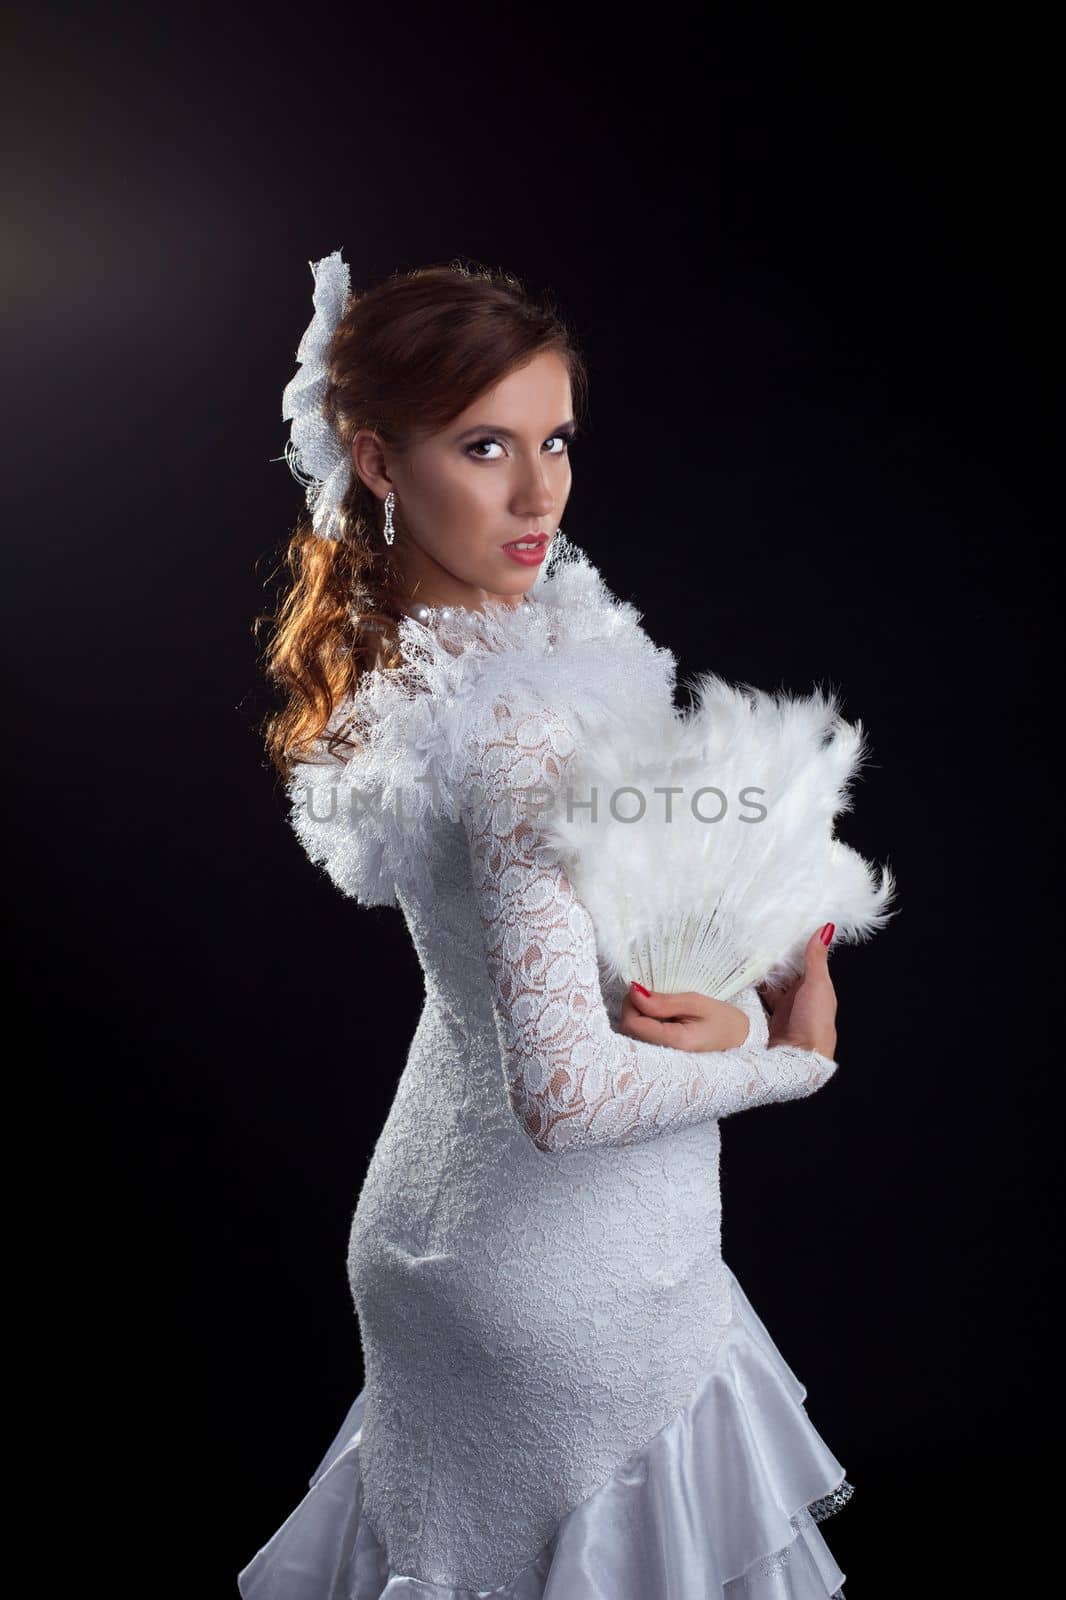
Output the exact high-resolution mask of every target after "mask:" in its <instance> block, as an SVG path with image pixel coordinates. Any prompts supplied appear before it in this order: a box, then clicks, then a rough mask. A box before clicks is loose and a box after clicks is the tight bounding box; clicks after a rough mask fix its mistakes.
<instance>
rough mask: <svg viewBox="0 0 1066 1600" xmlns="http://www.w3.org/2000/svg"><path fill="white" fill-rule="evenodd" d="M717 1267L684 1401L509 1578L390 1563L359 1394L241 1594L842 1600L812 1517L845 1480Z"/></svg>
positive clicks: (436, 1599) (323, 1598)
mask: <svg viewBox="0 0 1066 1600" xmlns="http://www.w3.org/2000/svg"><path fill="white" fill-rule="evenodd" d="M729 1276H730V1282H731V1291H732V1298H733V1318H732V1321H731V1323H730V1325H729V1328H728V1330H727V1332H726V1334H725V1337H724V1338H723V1340H722V1342H721V1345H720V1347H719V1349H718V1351H717V1354H716V1357H715V1360H714V1362H713V1364H712V1366H711V1367H710V1368H709V1370H708V1373H707V1374H706V1376H705V1378H704V1380H703V1381H702V1383H701V1384H700V1387H699V1388H698V1390H697V1391H696V1393H695V1395H694V1396H693V1398H692V1400H691V1401H690V1403H689V1404H688V1405H686V1406H685V1407H684V1408H683V1409H682V1410H681V1411H679V1412H678V1413H677V1415H676V1416H675V1417H674V1418H673V1419H672V1420H671V1421H670V1422H669V1423H668V1424H667V1425H666V1427H664V1428H662V1429H661V1430H660V1431H659V1432H658V1433H657V1434H656V1435H655V1436H654V1438H652V1439H651V1440H650V1441H649V1442H648V1443H647V1444H646V1445H645V1446H644V1448H643V1449H641V1450H639V1451H638V1452H636V1453H635V1454H634V1455H632V1456H631V1457H630V1458H629V1459H628V1460H627V1461H625V1462H624V1463H623V1464H622V1466H621V1467H620V1468H619V1469H618V1470H617V1471H616V1472H614V1473H613V1474H612V1475H611V1477H610V1478H609V1479H608V1480H607V1481H606V1482H605V1483H604V1484H603V1485H602V1486H601V1487H600V1488H599V1489H598V1490H596V1492H595V1493H594V1494H592V1495H590V1496H589V1497H588V1498H587V1499H586V1500H584V1501H582V1502H581V1503H580V1504H579V1505H577V1506H575V1507H574V1508H573V1510H571V1511H570V1512H568V1513H567V1515H566V1516H565V1517H564V1518H563V1519H562V1521H561V1522H560V1523H559V1526H558V1528H557V1529H556V1531H555V1533H554V1535H553V1537H552V1539H551V1540H550V1541H549V1543H548V1544H547V1545H545V1547H544V1549H543V1550H542V1551H541V1552H540V1554H539V1555H538V1557H537V1559H536V1560H535V1561H533V1562H532V1563H531V1564H530V1565H528V1566H526V1567H525V1568H523V1570H522V1571H521V1572H520V1573H518V1574H517V1576H516V1577H515V1578H514V1579H513V1580H512V1581H511V1582H510V1583H509V1584H507V1585H506V1586H505V1587H503V1588H495V1589H470V1588H456V1587H454V1586H452V1585H449V1584H437V1583H432V1582H428V1581H426V1580H424V1579H421V1578H416V1577H413V1576H411V1575H409V1574H407V1573H403V1572H394V1571H390V1570H389V1565H388V1561H387V1558H386V1555H385V1551H384V1547H383V1545H382V1543H381V1542H380V1540H379V1539H378V1537H377V1536H376V1534H375V1532H374V1530H373V1528H372V1527H371V1526H370V1524H369V1522H368V1521H367V1518H366V1515H365V1512H364V1508H363V1491H362V1478H361V1474H360V1465H359V1447H360V1435H361V1428H362V1419H363V1407H364V1403H365V1391H360V1393H359V1395H358V1396H357V1397H356V1399H355V1401H354V1402H353V1404H352V1406H351V1409H350V1410H349V1412H348V1415H347V1416H346V1417H345V1419H344V1422H343V1423H342V1425H341V1428H340V1430H339V1432H338V1433H337V1436H336V1437H335V1439H334V1440H333V1443H332V1444H331V1445H330V1447H329V1449H328V1450H327V1452H326V1454H325V1456H324V1457H323V1459H322V1461H321V1462H320V1464H319V1466H318V1467H317V1468H316V1470H315V1472H314V1474H313V1476H312V1478H311V1480H310V1487H309V1489H308V1492H307V1494H306V1495H305V1496H304V1498H303V1499H302V1500H301V1501H300V1503H299V1505H298V1506H297V1507H296V1508H295V1510H294V1511H293V1512H292V1513H291V1514H290V1515H289V1517H288V1518H287V1520H286V1521H285V1522H284V1523H283V1524H282V1526H281V1527H280V1528H279V1529H278V1530H277V1532H276V1533H275V1534H274V1535H273V1537H272V1538H271V1539H270V1541H269V1542H268V1543H267V1544H266V1545H264V1546H263V1547H262V1549H260V1550H259V1551H258V1552H257V1554H256V1555H255V1556H254V1557H253V1559H252V1560H251V1561H250V1562H249V1563H248V1565H247V1566H246V1567H245V1568H244V1570H243V1571H242V1572H241V1573H240V1575H239V1577H238V1587H239V1590H240V1594H241V1596H242V1597H243V1600H416V1597H417V1600H486V1597H489V1596H492V1597H494V1600H711V1597H713V1596H721V1600H832V1597H839V1600H843V1595H842V1589H841V1586H842V1584H843V1582H844V1573H843V1572H842V1571H841V1569H840V1567H839V1566H838V1565H837V1562H836V1561H835V1560H834V1558H833V1556H832V1554H831V1552H830V1549H829V1546H828V1545H827V1543H826V1541H825V1539H824V1538H823V1536H822V1534H821V1531H820V1528H819V1523H820V1522H821V1521H824V1520H825V1518H826V1517H827V1516H829V1515H830V1514H831V1513H833V1512H835V1511H836V1510H838V1509H839V1507H840V1506H842V1505H844V1504H845V1503H846V1501H847V1500H848V1499H849V1498H850V1496H851V1493H852V1485H851V1484H850V1483H849V1482H848V1481H847V1479H846V1477H845V1474H844V1468H843V1467H842V1466H841V1464H840V1462H839V1461H837V1459H836V1458H835V1456H834V1455H833V1454H832V1452H831V1451H830V1450H829V1448H828V1447H827V1445H826V1444H825V1442H824V1440H823V1439H822V1438H821V1436H820V1435H819V1433H818V1432H817V1430H816V1429H815V1427H814V1425H813V1424H812V1422H811V1420H810V1418H809V1417H808V1415H807V1413H806V1410H805V1409H804V1401H805V1399H806V1395H807V1391H806V1389H805V1387H804V1386H803V1384H801V1383H800V1381H799V1379H798V1378H797V1377H796V1375H795V1373H794V1372H793V1371H792V1369H791V1368H790V1367H789V1365H788V1363H787V1362H786V1361H785V1359H784V1357H783V1356H782V1354H781V1352H780V1351H779V1350H778V1349H777V1347H776V1345H775V1344H774V1342H773V1340H772V1339H771V1337H770V1334H769V1332H768V1330H767V1328H766V1327H765V1325H764V1323H763V1322H762V1320H761V1318H760V1317H759V1316H758V1314H757V1313H756V1311H755V1309H754V1307H753V1306H752V1304H751V1302H750V1301H749V1299H748V1297H747V1295H746V1294H745V1293H744V1291H743V1289H742V1288H741V1286H740V1284H739V1282H738V1281H737V1279H736V1277H735V1275H733V1273H732V1272H730V1274H729Z"/></svg>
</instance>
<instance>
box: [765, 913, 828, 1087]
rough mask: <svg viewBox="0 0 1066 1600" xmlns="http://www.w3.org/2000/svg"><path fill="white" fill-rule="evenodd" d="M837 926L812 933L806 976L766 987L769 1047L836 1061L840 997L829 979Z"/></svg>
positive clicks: (804, 966)
mask: <svg viewBox="0 0 1066 1600" xmlns="http://www.w3.org/2000/svg"><path fill="white" fill-rule="evenodd" d="M823 935H827V936H828V939H831V938H832V937H833V924H832V923H831V922H827V923H826V924H825V926H824V927H822V928H819V929H818V930H817V931H816V932H815V933H812V934H811V936H810V938H809V939H808V940H807V948H806V950H805V951H804V953H803V976H802V977H801V978H793V980H792V982H791V983H788V984H784V985H783V986H780V987H778V988H775V989H771V988H770V987H769V986H768V985H765V984H764V985H762V986H761V987H760V989H759V993H760V995H761V997H762V1000H763V1004H764V1006H765V1007H766V1010H767V1011H768V1013H769V1024H768V1025H769V1029H770V1037H769V1039H768V1040H767V1046H768V1047H770V1046H773V1045H775V1044H794V1045H798V1046H799V1047H800V1049H801V1050H817V1051H818V1052H819V1054H821V1055H823V1056H827V1057H828V1058H829V1060H830V1061H832V1060H834V1059H835V1054H836V1047H837V1030H836V1014H837V996H836V990H835V989H834V988H833V980H832V978H831V977H830V976H829V944H828V942H827V941H826V942H824V943H823Z"/></svg>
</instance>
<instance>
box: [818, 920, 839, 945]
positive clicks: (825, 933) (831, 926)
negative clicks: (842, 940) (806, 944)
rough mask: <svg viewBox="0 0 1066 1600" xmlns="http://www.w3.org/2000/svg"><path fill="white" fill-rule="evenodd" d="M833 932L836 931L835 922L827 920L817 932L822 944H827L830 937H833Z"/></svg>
mask: <svg viewBox="0 0 1066 1600" xmlns="http://www.w3.org/2000/svg"><path fill="white" fill-rule="evenodd" d="M835 932H836V923H835V922H827V923H826V925H825V927H824V928H823V929H822V931H821V933H820V934H819V938H820V939H821V941H822V943H823V944H824V945H828V943H829V941H830V939H831V938H832V937H833V934H834V933H835Z"/></svg>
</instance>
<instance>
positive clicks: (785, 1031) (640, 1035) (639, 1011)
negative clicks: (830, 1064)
mask: <svg viewBox="0 0 1066 1600" xmlns="http://www.w3.org/2000/svg"><path fill="white" fill-rule="evenodd" d="M826 930H828V933H829V937H830V938H832V925H831V924H830V923H826V924H825V926H824V928H820V929H818V930H816V931H815V932H814V933H812V934H811V937H810V938H809V939H808V941H807V947H806V950H805V951H804V973H803V976H802V977H801V978H795V979H793V981H792V982H791V983H789V984H786V985H784V986H782V987H779V988H776V989H772V990H771V989H769V988H768V987H767V986H763V990H762V992H763V994H764V1000H763V1003H764V1005H765V1006H766V1008H767V1010H768V1011H769V1013H770V1018H769V1024H768V1026H769V1034H770V1037H769V1039H768V1041H767V1048H772V1047H773V1046H774V1045H777V1044H792V1045H797V1046H799V1048H800V1049H802V1050H817V1051H818V1052H819V1054H820V1055H823V1056H826V1057H827V1058H828V1059H829V1060H833V1059H834V1052H835V1050H836V1045H837V1034H836V1024H835V1019H836V1009H837V999H836V990H835V989H834V988H833V981H832V979H831V978H830V976H829V948H828V946H827V945H826V944H824V943H823V942H822V937H821V936H822V934H823V933H824V932H825V931H826ZM618 1031H619V1033H626V1034H629V1036H630V1037H631V1038H633V1039H643V1040H644V1041H645V1042H646V1043H647V1044H666V1045H670V1046H671V1048H672V1049H674V1050H731V1049H733V1048H734V1047H735V1046H736V1045H738V1044H743V1043H744V1041H745V1039H746V1038H747V1037H748V1019H747V1017H746V1016H745V1015H744V1013H743V1011H741V1009H740V1007H739V1006H732V1005H730V1004H729V1002H728V1001H726V1000H712V999H711V998H710V996H709V995H705V994H697V993H695V992H685V993H682V994H660V993H658V992H657V991H653V992H652V993H651V994H644V993H643V992H642V991H641V990H639V989H638V988H636V986H635V985H630V987H629V989H628V990H627V992H626V996H625V999H624V1000H623V1002H622V1011H621V1017H620V1020H619V1024H618Z"/></svg>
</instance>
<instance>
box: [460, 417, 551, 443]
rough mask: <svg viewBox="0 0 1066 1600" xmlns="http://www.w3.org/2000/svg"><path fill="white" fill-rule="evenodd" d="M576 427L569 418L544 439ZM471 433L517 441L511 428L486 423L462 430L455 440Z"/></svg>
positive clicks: (516, 436) (515, 434)
mask: <svg viewBox="0 0 1066 1600" xmlns="http://www.w3.org/2000/svg"><path fill="white" fill-rule="evenodd" d="M576 426H577V424H576V422H575V421H574V419H573V417H569V418H568V419H567V421H566V422H560V424H559V426H558V427H557V428H553V429H552V430H551V433H548V434H545V438H546V439H550V438H551V437H552V434H556V433H566V431H567V429H569V428H574V427H576ZM472 433H492V434H496V435H497V436H498V437H499V438H501V439H517V438H518V435H517V433H515V432H514V431H513V429H511V428H494V427H493V426H492V423H491V422H486V423H484V425H482V426H480V427H476V428H464V429H463V431H462V433H460V434H457V435H456V438H458V439H466V438H468V437H469V436H470V434H472Z"/></svg>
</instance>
